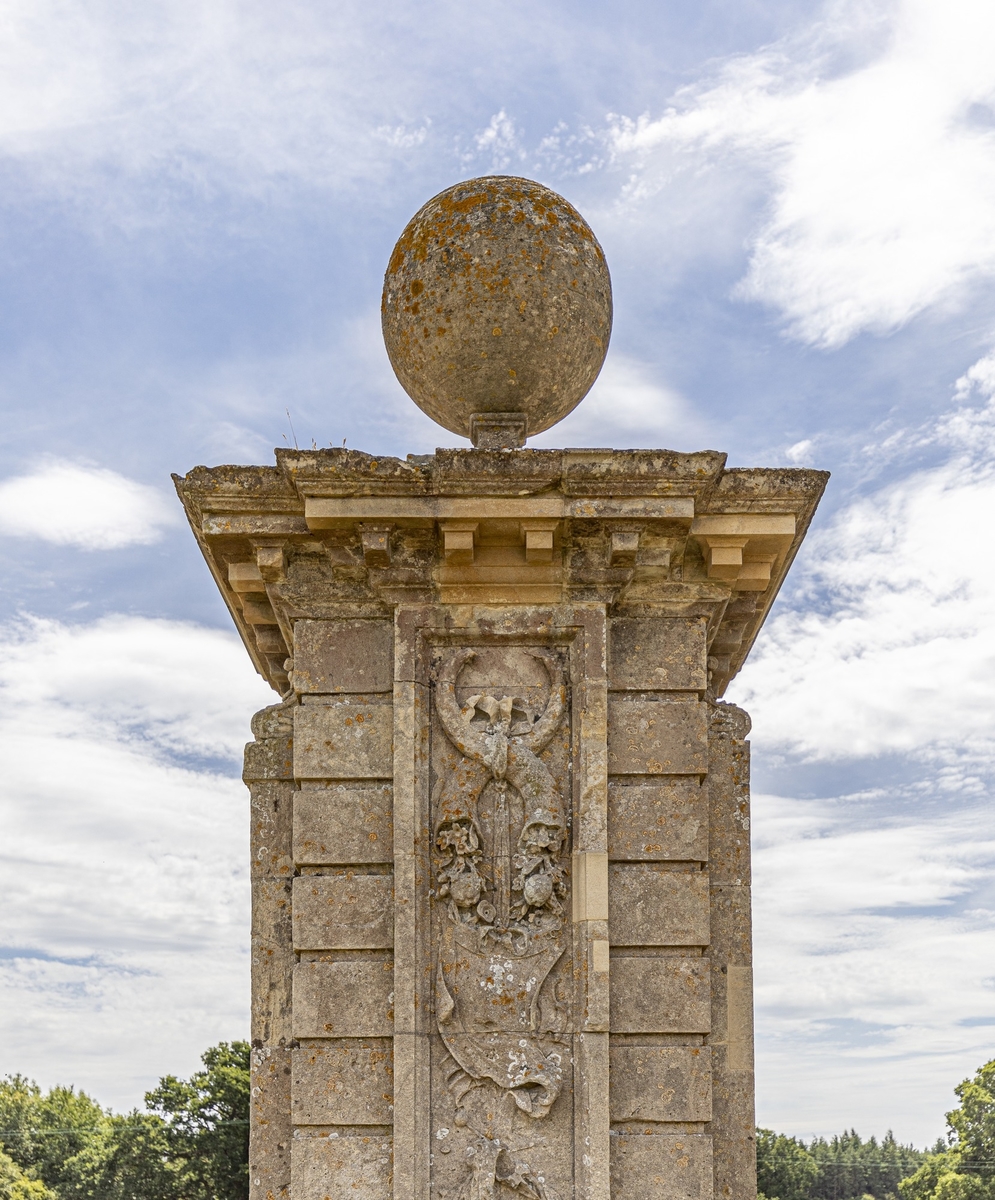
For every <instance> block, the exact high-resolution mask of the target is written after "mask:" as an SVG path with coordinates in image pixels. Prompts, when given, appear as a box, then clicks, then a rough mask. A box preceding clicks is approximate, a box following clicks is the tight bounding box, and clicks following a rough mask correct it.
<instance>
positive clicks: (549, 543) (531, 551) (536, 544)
mask: <svg viewBox="0 0 995 1200" xmlns="http://www.w3.org/2000/svg"><path fill="white" fill-rule="evenodd" d="M559 524H560V523H559V521H541V520H530V521H529V520H527V521H520V522H519V529H520V531H521V539H522V541H523V542H524V543H525V561H526V562H536V563H538V562H544V563H548V562H552V561H553V539H554V537H555V535H556V531H557V529H558V527H559Z"/></svg>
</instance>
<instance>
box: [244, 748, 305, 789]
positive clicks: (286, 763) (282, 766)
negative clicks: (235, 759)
mask: <svg viewBox="0 0 995 1200" xmlns="http://www.w3.org/2000/svg"><path fill="white" fill-rule="evenodd" d="M293 777H294V739H293V738H290V737H279V738H263V739H261V740H260V741H258V742H248V743H247V744H246V747H245V759H244V765H243V767H242V778H243V779H244V780H245V782H246V783H254V782H256V780H260V779H293Z"/></svg>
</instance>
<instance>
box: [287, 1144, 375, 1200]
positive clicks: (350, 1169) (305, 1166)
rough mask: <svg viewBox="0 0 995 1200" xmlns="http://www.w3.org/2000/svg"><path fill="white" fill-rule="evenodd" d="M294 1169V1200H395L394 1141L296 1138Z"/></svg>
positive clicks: (293, 1158) (293, 1159)
mask: <svg viewBox="0 0 995 1200" xmlns="http://www.w3.org/2000/svg"><path fill="white" fill-rule="evenodd" d="M291 1161H292V1166H293V1173H294V1200H339V1197H345V1196H348V1197H349V1200H392V1196H393V1180H394V1175H393V1169H392V1168H393V1151H392V1146H391V1139H390V1138H389V1137H385V1136H383V1135H382V1134H381V1135H379V1136H374V1135H371V1136H369V1137H335V1136H331V1137H296V1138H294V1147H293V1157H292V1160H291Z"/></svg>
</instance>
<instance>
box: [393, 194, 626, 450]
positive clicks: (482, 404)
mask: <svg viewBox="0 0 995 1200" xmlns="http://www.w3.org/2000/svg"><path fill="white" fill-rule="evenodd" d="M382 316H383V335H384V341H385V343H386V345H387V353H388V355H389V356H390V362H391V366H393V368H394V372H395V374H396V375H397V378H398V379H399V380H400V382H401V386H402V387H403V388H404V390H405V391H406V392H407V393H408V395H409V396H410V397H411V399H412V400H414V402H415V403H416V404H417V405H418V407H419V408H421V409H422V410H423V411H424V412H426V413H427V414H428V415H429V416H430V417H431V418H432V419H433V420H435V421H438V423H439V424H440V425H443V426H445V428H446V429H449V430H451V431H452V432H453V433H459V434H462V435H463V436H464V437H469V436H471V417H474V416H476V417H477V419H478V421H479V420H480V418H481V416H486V414H521V415H522V416H523V417H524V418H525V431H524V432H525V434H526V435H527V436H531V435H533V434H536V433H541V432H542V431H543V430H544V429H548V428H549V427H550V426H551V425H555V424H556V422H557V421H559V420H561V419H562V418H563V417H565V416H566V415H567V413H569V412H570V411H571V410H572V409H573V408H575V407H576V406H577V405H578V404H579V403H580V401H581V400H582V399H583V398H584V396H585V395H586V394H587V392H588V391H589V390H590V387H591V385H592V384H593V383H594V381H595V379H596V378H597V377H598V372H599V371H600V370H601V365H602V363H603V362H604V360H605V354H606V353H607V351H608V339H609V336H610V335H611V325H612V296H611V279H610V277H609V274H608V266H607V264H606V262H605V256H604V252H603V251H602V249H601V247H600V246H599V245H598V240H597V238H596V237H595V236H594V234H593V233H592V232H591V228H590V226H589V225H588V224H587V222H586V221H585V220H584V218H583V217H582V216H581V215H580V213H579V212H577V210H576V209H575V208H574V207H573V206H572V205H571V204H568V203H567V201H566V200H564V199H563V197H562V196H558V195H557V194H556V192H553V191H551V190H550V189H549V188H547V187H543V186H542V184H540V183H534V182H533V181H532V180H531V179H518V178H516V177H514V176H510V175H485V176H483V177H482V178H480V179H470V180H468V181H467V182H466V183H458V184H456V185H455V186H453V187H451V188H447V189H446V190H445V191H444V192H440V193H439V195H438V196H435V197H434V198H433V199H432V200H429V201H428V203H427V204H425V205H423V206H422V208H420V209H419V211H418V212H417V213H415V215H414V216H413V217H412V218H411V220H410V221H409V222H408V225H407V227H406V228H405V230H404V232H403V233H402V234H401V236H400V238H399V239H398V242H397V245H396V246H395V247H394V252H393V254H391V256H390V263H389V264H388V266H387V273H386V275H385V277H384V288H383V305H382ZM475 441H476V438H475Z"/></svg>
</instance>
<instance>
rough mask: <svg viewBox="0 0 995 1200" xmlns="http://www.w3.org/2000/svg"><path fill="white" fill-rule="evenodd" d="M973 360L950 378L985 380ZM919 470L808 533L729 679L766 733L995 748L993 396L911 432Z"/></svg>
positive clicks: (835, 755)
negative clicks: (782, 606) (788, 589)
mask: <svg viewBox="0 0 995 1200" xmlns="http://www.w3.org/2000/svg"><path fill="white" fill-rule="evenodd" d="M988 362H989V360H988V359H987V358H986V359H982V360H981V362H980V363H979V364H978V365H977V368H975V369H972V370H973V374H972V373H971V372H968V374H967V375H966V376H965V377H964V380H967V381H968V382H967V383H965V382H964V381H959V383H958V387H959V390H960V392H961V393H962V394H963V393H964V389H965V387H969V386H971V385H972V384H971V381H972V380H973V381H977V380H985V379H987V378H988V375H987V373H986V372H987V370H988V368H987V366H986V365H985V364H987V363H988ZM922 440H932V441H933V442H934V443H935V444H939V445H946V446H947V447H949V449H950V451H951V454H950V457H949V459H948V460H947V461H946V462H944V463H942V464H941V465H939V466H936V467H933V468H930V469H927V470H920V471H916V472H914V473H912V474H910V475H907V476H906V477H905V478H903V479H901V480H900V481H898V482H897V483H894V484H891V485H890V486H888V487H885V488H883V489H881V490H880V491H879V492H877V493H876V494H873V495H871V496H868V497H865V498H862V499H859V500H857V501H855V502H853V503H852V504H850V505H849V506H848V507H846V508H844V509H843V510H842V511H841V512H840V513H839V514H838V515H837V516H836V517H835V518H834V519H833V520H832V522H831V523H830V524H829V526H828V527H827V528H825V529H822V530H820V531H817V532H815V533H812V534H810V535H809V538H808V541H807V544H806V546H805V548H804V550H803V552H802V555H801V556H800V559H799V561H798V563H797V564H796V565H795V567H794V571H793V586H794V589H795V590H794V593H793V594H791V595H789V596H788V598H787V599H788V603H789V605H790V607H789V608H788V610H787V611H781V612H780V613H779V615H777V616H775V617H774V619H773V620H771V621H770V622H768V624H767V627H766V629H765V630H764V632H763V634H762V635H761V637H760V639H759V640H758V643H757V646H756V647H755V649H754V651H753V653H752V655H751V657H750V660H749V662H748V664H747V666H746V668H745V669H744V671H743V673H742V675H741V677H740V678H739V679H738V680H737V681H736V683H735V684H734V687H733V692H734V694H735V695H736V697H737V698H738V700H739V701H740V702H741V703H743V704H744V705H745V706H746V707H747V708H749V709H750V710H751V712H752V713H753V715H754V722H755V725H754V727H755V730H756V736H757V738H758V740H759V741H760V742H762V743H763V744H765V745H767V746H769V747H777V748H780V749H783V750H787V751H789V752H791V753H793V754H798V755H801V756H803V757H804V758H806V759H809V760H834V759H835V760H842V759H853V758H860V757H867V756H873V755H879V754H885V753H898V754H912V755H913V756H915V757H917V758H919V759H920V760H923V759H932V760H936V761H941V762H947V763H950V764H954V763H962V764H964V765H965V766H966V765H967V764H968V763H969V762H970V761H972V760H973V761H975V762H979V763H981V762H995V730H993V729H992V724H991V719H990V713H991V712H992V710H993V707H995V560H993V559H992V557H991V555H990V554H989V553H988V552H987V549H986V545H987V536H986V533H985V531H986V528H987V523H988V519H989V514H990V513H991V512H992V511H995V465H993V461H992V451H993V449H995V401H992V402H990V403H989V404H987V405H985V406H983V407H979V408H962V409H960V410H954V411H953V412H952V413H950V414H948V415H946V416H944V417H943V418H941V419H940V420H939V421H938V422H936V423H935V424H934V426H933V427H932V429H931V431H928V433H927V434H925V435H923V437H922V438H921V439H920V441H922Z"/></svg>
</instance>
